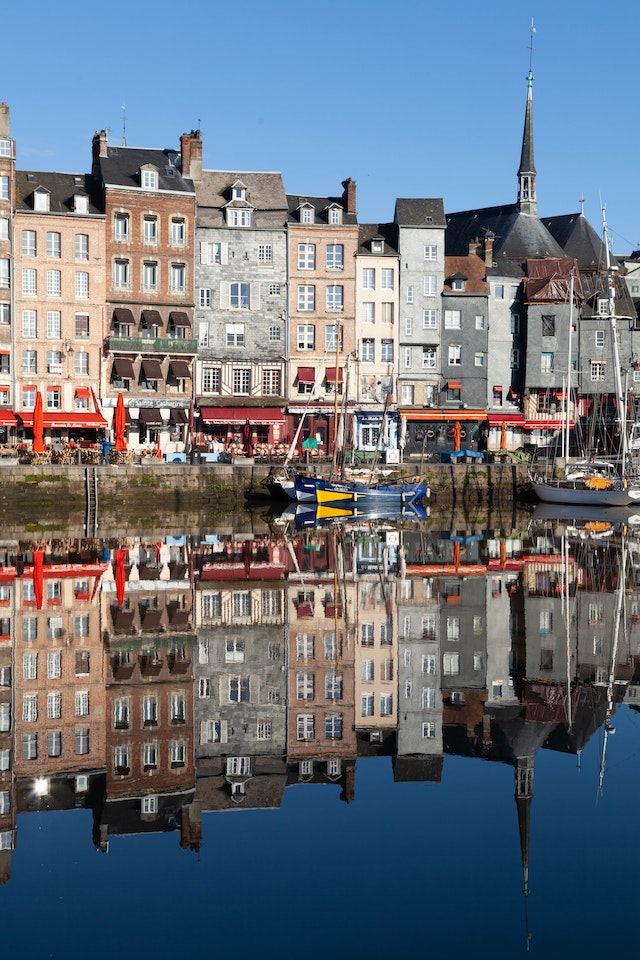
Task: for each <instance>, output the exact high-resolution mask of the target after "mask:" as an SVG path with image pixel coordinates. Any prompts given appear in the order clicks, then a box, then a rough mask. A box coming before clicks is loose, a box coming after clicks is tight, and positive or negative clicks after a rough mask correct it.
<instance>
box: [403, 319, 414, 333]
mask: <svg viewBox="0 0 640 960" xmlns="http://www.w3.org/2000/svg"><path fill="white" fill-rule="evenodd" d="M404 334H405V336H406V337H412V336H413V317H405V318H404Z"/></svg>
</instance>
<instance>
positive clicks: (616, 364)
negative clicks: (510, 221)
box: [602, 204, 627, 474]
mask: <svg viewBox="0 0 640 960" xmlns="http://www.w3.org/2000/svg"><path fill="white" fill-rule="evenodd" d="M602 233H603V237H604V248H605V255H606V264H607V292H608V299H609V305H608V312H609V320H610V322H611V339H612V341H613V372H614V375H615V378H616V397H617V404H616V405H617V410H616V415H617V420H618V425H619V429H620V459H621V461H622V462H621V464H620V467H621V471H620V472H621V473H622V474H624V472H625V462H626V459H627V411H626V404H625V399H624V393H623V390H622V377H621V375H620V353H619V350H618V330H617V325H616V287H615V282H614V273H615V267H612V266H611V254H610V252H609V231H608V228H607V215H606V206H605V204H603V205H602Z"/></svg>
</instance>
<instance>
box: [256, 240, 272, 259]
mask: <svg viewBox="0 0 640 960" xmlns="http://www.w3.org/2000/svg"><path fill="white" fill-rule="evenodd" d="M258 263H262V264H272V263H273V246H272V245H271V244H270V243H260V244H258Z"/></svg>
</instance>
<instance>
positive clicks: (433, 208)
mask: <svg viewBox="0 0 640 960" xmlns="http://www.w3.org/2000/svg"><path fill="white" fill-rule="evenodd" d="M394 220H395V222H396V223H397V224H398V225H399V226H403V227H444V226H446V222H445V216H444V203H443V201H442V199H441V198H440V197H435V198H422V199H420V198H415V199H410V198H406V197H397V198H396V212H395V217H394Z"/></svg>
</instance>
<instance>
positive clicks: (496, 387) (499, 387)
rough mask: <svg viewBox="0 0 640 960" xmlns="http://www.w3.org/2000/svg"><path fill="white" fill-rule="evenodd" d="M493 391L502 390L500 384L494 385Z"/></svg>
mask: <svg viewBox="0 0 640 960" xmlns="http://www.w3.org/2000/svg"><path fill="white" fill-rule="evenodd" d="M493 389H494V390H502V384H501V383H494V385H493Z"/></svg>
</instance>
